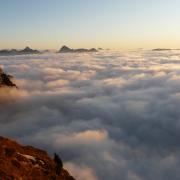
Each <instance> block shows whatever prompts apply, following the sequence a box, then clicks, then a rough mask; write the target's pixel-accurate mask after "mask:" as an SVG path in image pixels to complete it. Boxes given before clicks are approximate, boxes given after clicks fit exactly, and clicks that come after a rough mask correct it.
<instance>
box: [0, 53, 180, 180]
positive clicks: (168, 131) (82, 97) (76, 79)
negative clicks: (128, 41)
mask: <svg viewBox="0 0 180 180" xmlns="http://www.w3.org/2000/svg"><path fill="white" fill-rule="evenodd" d="M0 64H1V66H2V67H3V69H4V71H5V72H7V73H9V74H11V75H13V76H14V81H15V83H16V84H17V86H18V87H19V89H12V90H9V89H1V90H0V135H2V136H8V137H11V138H15V139H17V140H19V141H21V142H23V143H24V144H31V145H34V146H37V147H40V148H44V149H46V150H48V152H49V153H53V152H57V153H59V154H60V156H61V157H62V159H63V161H64V162H65V166H66V167H67V168H68V169H69V170H70V171H71V172H72V175H73V176H75V177H76V178H77V179H80V180H109V179H123V180H155V179H157V180H169V179H172V180H178V179H179V177H180V172H179V168H180V153H179V149H180V142H179V137H180V111H179V107H180V51H162V52H155V51H146V50H137V51H119V52H117V51H108V52H104V51H102V52H99V53H94V54H91V53H87V54H86V53H85V54H41V55H22V56H4V57H0Z"/></svg>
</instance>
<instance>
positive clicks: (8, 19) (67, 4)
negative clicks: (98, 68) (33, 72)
mask: <svg viewBox="0 0 180 180" xmlns="http://www.w3.org/2000/svg"><path fill="white" fill-rule="evenodd" d="M179 7H180V1H179V0H173V1H172V0H151V1H149V0H91V1H89V0H53V1H52V0H38V1H37V0H31V1H29V0H13V1H12V0H0V23H1V26H0V40H1V43H0V48H1V49H3V48H24V47H25V46H31V47H32V48H37V49H59V48H60V47H61V46H62V45H64V44H66V45H68V46H71V47H73V48H79V47H86V48H90V47H96V48H97V47H102V48H113V49H121V48H156V47H161V48H180V35H179V32H180V23H179V20H180V11H179Z"/></svg>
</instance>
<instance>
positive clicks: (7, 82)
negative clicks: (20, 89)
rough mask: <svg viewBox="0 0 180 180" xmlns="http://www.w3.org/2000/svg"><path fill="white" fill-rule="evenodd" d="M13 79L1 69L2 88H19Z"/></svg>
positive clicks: (0, 80)
mask: <svg viewBox="0 0 180 180" xmlns="http://www.w3.org/2000/svg"><path fill="white" fill-rule="evenodd" d="M12 78H13V77H12V76H10V75H7V74H5V73H4V72H3V70H2V69H1V68H0V87H16V88H17V86H16V85H15V84H14V83H13V82H12V80H11V79H12Z"/></svg>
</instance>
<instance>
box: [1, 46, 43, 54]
mask: <svg viewBox="0 0 180 180" xmlns="http://www.w3.org/2000/svg"><path fill="white" fill-rule="evenodd" d="M26 54H40V51H38V50H36V49H31V48H30V47H26V48H24V49H23V50H17V49H11V50H8V49H4V50H0V56H11V55H26Z"/></svg>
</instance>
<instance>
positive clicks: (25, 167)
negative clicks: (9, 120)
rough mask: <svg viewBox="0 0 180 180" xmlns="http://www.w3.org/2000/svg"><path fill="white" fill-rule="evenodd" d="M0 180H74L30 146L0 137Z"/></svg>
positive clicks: (51, 160) (47, 157)
mask: <svg viewBox="0 0 180 180" xmlns="http://www.w3.org/2000/svg"><path fill="white" fill-rule="evenodd" d="M0 179H2V180H20V179H21V180H33V179H34V180H35V179H38V180H75V179H74V178H73V177H72V176H71V175H70V174H69V173H68V172H67V171H66V170H65V169H63V167H61V169H60V171H59V172H58V173H57V162H56V161H54V160H53V159H52V158H51V157H49V156H48V154H47V153H46V152H45V151H43V150H40V149H37V148H34V147H32V146H22V145H20V144H18V143H17V142H15V141H12V140H10V139H7V138H4V137H0Z"/></svg>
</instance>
